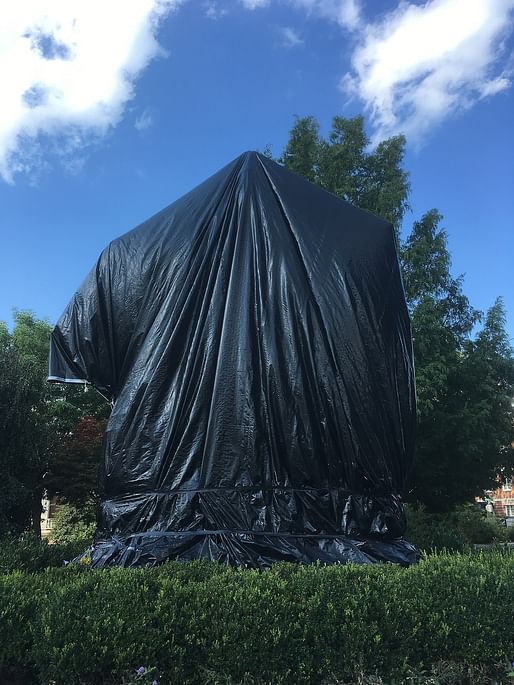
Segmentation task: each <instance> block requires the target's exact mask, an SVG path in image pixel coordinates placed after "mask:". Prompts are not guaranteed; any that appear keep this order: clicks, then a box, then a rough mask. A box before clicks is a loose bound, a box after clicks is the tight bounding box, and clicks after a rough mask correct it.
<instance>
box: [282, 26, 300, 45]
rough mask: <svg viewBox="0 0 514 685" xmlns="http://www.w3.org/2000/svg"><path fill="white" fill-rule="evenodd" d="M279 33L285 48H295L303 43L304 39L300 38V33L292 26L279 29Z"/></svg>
mask: <svg viewBox="0 0 514 685" xmlns="http://www.w3.org/2000/svg"><path fill="white" fill-rule="evenodd" d="M279 33H280V36H281V45H282V47H284V48H294V47H296V46H297V45H302V43H303V39H302V38H300V35H299V34H298V32H297V31H295V30H294V29H293V28H291V27H290V26H282V27H281V28H280V29H279Z"/></svg>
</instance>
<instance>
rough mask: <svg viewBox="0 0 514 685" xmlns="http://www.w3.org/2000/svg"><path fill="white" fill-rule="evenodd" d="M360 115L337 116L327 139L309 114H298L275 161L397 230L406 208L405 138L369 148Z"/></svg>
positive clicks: (400, 137) (394, 138)
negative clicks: (349, 117)
mask: <svg viewBox="0 0 514 685" xmlns="http://www.w3.org/2000/svg"><path fill="white" fill-rule="evenodd" d="M369 142H370V141H369V139H368V137H367V136H366V133H365V131H364V119H363V117H355V118H353V119H345V118H344V117H340V116H336V117H334V119H333V120H332V129H331V131H330V133H329V136H328V139H327V140H324V139H323V138H321V137H320V135H319V125H318V122H317V121H316V120H315V119H314V117H303V118H297V119H296V121H295V123H294V125H293V127H292V129H291V131H290V133H289V140H288V143H287V145H286V147H285V149H284V152H283V154H282V157H281V159H280V161H281V162H282V163H283V164H284V165H285V166H286V167H287V168H288V169H291V171H294V172H295V173H297V174H299V175H300V176H304V177H305V178H306V179H307V180H309V181H311V182H312V183H316V184H318V185H320V186H321V187H322V188H324V189H325V190H328V191H329V192H331V193H333V194H334V195H337V196H338V197H340V198H342V199H344V200H347V201H348V202H351V203H353V204H355V205H356V206H358V207H360V208H361V209H367V210H369V211H371V212H374V213H375V214H378V216H381V217H382V218H384V219H386V220H387V221H390V222H391V223H392V224H393V225H394V227H395V229H396V231H398V230H399V228H400V224H401V222H402V219H403V216H404V214H405V211H406V210H407V208H408V202H407V197H408V194H409V180H408V174H407V172H406V171H405V170H404V169H403V168H402V162H403V156H404V151H405V138H404V137H403V136H394V137H393V138H389V139H388V140H384V141H382V142H381V143H379V145H377V147H376V148H375V150H373V151H372V152H368V151H367V150H368V147H369Z"/></svg>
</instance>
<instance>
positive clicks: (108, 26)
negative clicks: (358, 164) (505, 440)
mask: <svg viewBox="0 0 514 685" xmlns="http://www.w3.org/2000/svg"><path fill="white" fill-rule="evenodd" d="M42 5H44V13H43V10H42V9H41V6H42ZM2 15H5V16H2ZM513 19H514V0H431V1H429V2H406V1H404V2H402V3H399V2H396V1H383V2H375V1H372V0H367V1H366V0H232V1H230V0H226V1H223V2H222V1H221V0H220V1H218V2H214V0H206V1H204V0H183V1H182V2H178V1H177V0H131V2H126V0H123V1H122V0H109V2H107V3H106V2H105V1H103V2H100V1H99V0H47V1H46V2H45V3H38V2H37V1H36V0H19V1H18V2H17V3H15V4H11V3H9V6H8V7H7V5H6V6H5V7H2V8H1V9H0V72H1V73H2V84H3V86H2V87H3V91H4V92H3V97H2V108H1V110H2V111H1V112H0V208H1V209H0V235H1V242H0V245H1V249H0V319H1V320H4V321H7V322H9V323H10V322H11V314H12V309H13V307H16V308H18V309H28V310H32V311H33V312H34V313H35V314H36V315H37V316H39V317H42V318H47V319H48V320H49V321H50V322H52V323H54V322H55V321H56V320H57V318H58V317H59V315H60V313H61V312H62V310H63V309H64V307H65V305H66V304H67V302H68V301H69V299H70V298H71V296H72V294H73V292H74V290H75V289H76V288H77V287H78V285H79V284H80V282H81V281H82V279H83V277H84V276H85V274H86V273H87V271H88V270H89V269H90V268H91V266H92V265H93V264H94V262H95V260H96V258H97V257H98V255H99V253H100V251H101V250H102V249H103V248H104V247H105V246H106V245H107V243H108V242H109V241H110V240H112V239H113V238H115V237H117V236H118V235H121V234H122V233H124V232H126V231H127V230H129V229H130V228H132V227H133V226H135V225H137V224H138V223H139V222H141V221H143V220H144V219H146V218H148V217H149V216H150V215H152V214H153V213H155V212H156V211H158V210H159V209H161V208H162V207H164V206H166V205H167V204H169V203H171V202H172V201H173V200H174V199H176V198H177V197H179V196H180V195H182V194H183V193H184V192H186V191H188V190H189V189H191V188H192V187H193V186H194V185H196V184H197V183H199V182H200V181H202V180H203V179H204V178H205V177H207V176H208V175H210V174H211V173H213V172H214V171H216V170H217V169H218V168H220V167H221V166H223V165H224V164H226V163H227V162H229V161H230V160H231V159H233V158H234V157H236V156H237V155H238V154H240V153H241V152H243V151H244V150H247V149H260V150H262V149H263V148H264V147H265V146H266V145H268V144H269V145H271V147H272V150H273V152H274V153H275V154H277V155H278V154H279V153H280V152H281V151H282V149H283V147H284V145H285V143H286V141H287V135H288V131H289V129H290V128H291V125H292V123H293V116H294V115H300V116H303V115H307V114H312V115H314V116H315V117H316V118H317V119H318V121H319V122H320V125H321V130H322V132H323V133H326V132H327V131H328V129H329V126H330V120H331V118H332V117H333V116H334V115H336V114H341V115H343V116H354V115H356V114H361V113H362V114H364V115H365V117H366V122H367V129H368V133H369V135H370V137H371V138H372V139H373V140H376V141H378V140H380V139H382V138H384V137H386V136H388V135H392V134H395V133H397V132H405V133H406V135H407V138H408V148H407V157H406V168H407V170H408V171H409V172H410V175H411V183H412V194H411V205H412V212H411V213H410V214H409V215H408V216H407V217H406V221H405V226H404V233H406V232H407V231H408V230H409V227H410V225H411V224H412V221H413V220H415V219H418V218H420V216H421V215H422V214H423V213H424V212H425V211H427V210H428V209H430V208H432V207H436V208H437V209H439V211H440V212H441V213H442V214H443V215H444V217H445V218H444V224H443V225H444V226H445V227H446V229H447V231H448V235H449V246H450V249H451V252H452V256H453V271H454V273H455V274H461V273H464V274H465V281H464V290H465V292H466V294H467V295H468V296H469V298H470V300H471V302H472V304H473V305H474V306H475V307H477V308H479V309H481V310H485V309H487V308H488V307H489V306H491V305H492V304H493V302H494V300H495V298H496V297H497V296H498V295H502V296H503V298H504V300H505V304H506V307H507V314H508V331H509V334H510V336H511V337H512V338H513V342H514V284H513V280H514V279H513V263H514V259H513V253H514V230H513V224H514V220H513V217H514V127H513V125H512V122H513V121H514V92H513V87H512V77H513V73H514V57H513V55H514V37H513V26H512V22H513Z"/></svg>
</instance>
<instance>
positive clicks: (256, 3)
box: [241, 0, 271, 10]
mask: <svg viewBox="0 0 514 685" xmlns="http://www.w3.org/2000/svg"><path fill="white" fill-rule="evenodd" d="M270 2H271V0H241V4H242V5H243V6H244V7H245V8H246V9H247V10H256V9H259V8H261V7H268V6H269V4H270Z"/></svg>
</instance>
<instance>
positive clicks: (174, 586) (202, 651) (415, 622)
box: [0, 552, 514, 685]
mask: <svg viewBox="0 0 514 685" xmlns="http://www.w3.org/2000/svg"><path fill="white" fill-rule="evenodd" d="M513 607H514V555H512V554H510V555H509V554H501V553H499V552H492V553H487V554H483V555H480V554H475V555H460V554H454V555H449V554H441V555H435V556H431V557H428V558H427V559H425V560H424V561H422V562H421V563H420V564H419V565H417V566H414V567H412V568H408V569H404V568H399V567H397V566H392V565H377V566H357V565H353V564H348V565H345V566H330V567H320V566H307V567H305V566H296V565H288V564H280V565H277V566H275V567H274V568H273V569H272V570H269V571H265V572H260V573H259V572H257V571H253V570H247V569H240V570H233V569H230V568H226V567H223V566H219V565H217V564H214V563H209V562H191V563H187V564H179V563H168V564H165V565H163V566H161V567H158V568H154V569H141V570H126V569H111V570H106V571H91V570H89V569H87V568H84V567H77V566H68V567H66V568H62V569H56V568H50V569H48V570H46V571H45V572H43V573H38V574H29V573H25V572H13V573H10V574H5V575H2V576H0V613H1V621H0V682H2V683H3V682H9V683H11V682H16V677H19V678H21V679H20V680H19V682H20V683H30V682H42V683H45V684H48V683H54V682H55V683H56V685H61V684H62V685H64V684H66V685H73V684H77V685H78V684H79V683H80V684H82V685H84V684H88V685H89V684H93V683H94V684H95V685H98V684H100V683H117V684H120V683H122V682H126V680H124V678H126V674H127V673H130V672H132V673H133V672H134V669H136V668H138V667H140V666H145V667H147V668H150V667H154V668H156V669H157V671H156V672H159V673H161V674H162V678H159V680H158V682H159V683H163V684H164V683H181V684H182V683H183V684H185V685H187V684H191V685H193V684H194V685H196V684H198V683H273V685H275V684H280V683H284V684H285V683H294V684H297V683H298V684H299V683H334V682H338V681H339V682H357V674H358V673H368V674H374V673H377V674H381V675H382V676H383V677H385V678H386V682H388V683H389V682H399V683H401V682H407V680H406V679H405V673H407V671H408V669H409V668H411V667H416V668H418V669H419V668H429V667H430V666H431V664H434V663H436V662H440V661H441V660H445V659H449V660H452V661H454V662H460V663H463V664H468V665H470V666H473V665H477V664H480V665H481V666H482V668H483V667H484V666H487V667H490V668H494V667H495V665H498V664H502V663H503V664H505V663H506V662H507V660H509V661H512V660H513V659H514V624H513V620H512V618H513ZM13 674H14V675H13ZM16 674H18V675H16ZM31 674H33V677H34V680H33V681H31V679H30V678H31ZM375 682H376V681H375ZM484 682H485V681H484ZM505 682H510V681H507V680H506V681H505Z"/></svg>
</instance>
